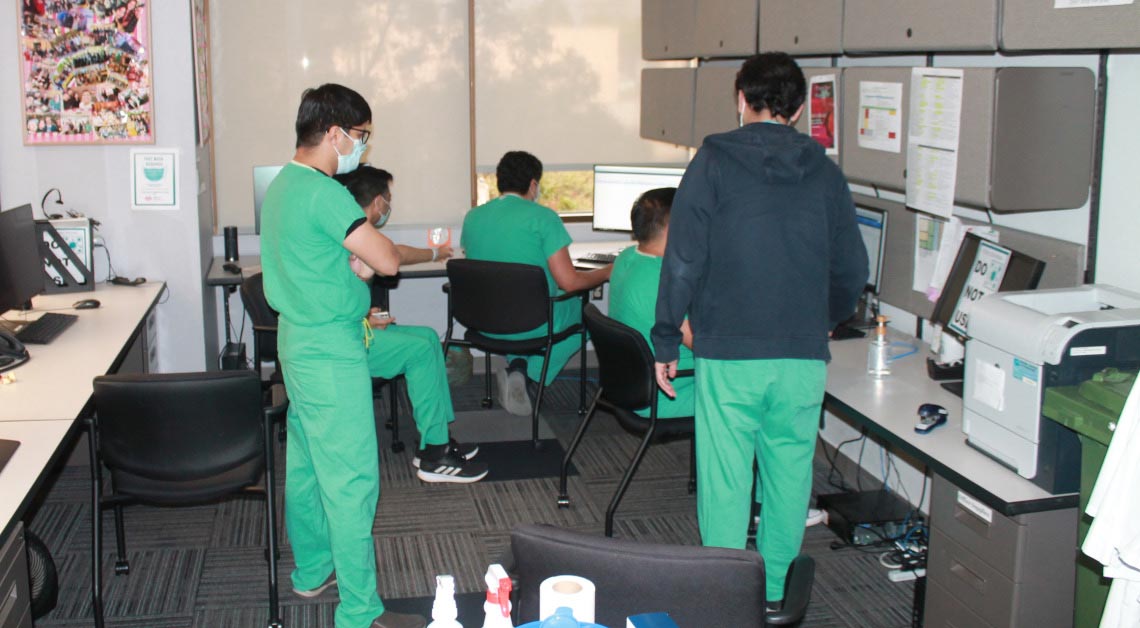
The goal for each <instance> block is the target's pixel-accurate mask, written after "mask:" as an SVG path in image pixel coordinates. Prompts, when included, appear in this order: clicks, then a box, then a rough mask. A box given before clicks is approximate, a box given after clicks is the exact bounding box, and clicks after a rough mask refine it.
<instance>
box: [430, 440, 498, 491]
mask: <svg viewBox="0 0 1140 628" xmlns="http://www.w3.org/2000/svg"><path fill="white" fill-rule="evenodd" d="M486 475H487V465H486V464H485V463H482V462H471V461H469V460H465V459H464V458H463V457H462V456H460V455H459V451H458V450H457V449H454V448H452V447H448V448H447V450H446V451H445V452H444V453H443V455H441V456H439V457H438V458H426V457H425V458H421V459H420V467H419V470H418V471H416V477H418V478H419V479H421V480H423V481H424V482H455V483H458V484H470V483H471V482H478V481H479V480H482V479H483V478H484V477H485V476H486Z"/></svg>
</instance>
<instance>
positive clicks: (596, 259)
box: [578, 253, 617, 264]
mask: <svg viewBox="0 0 1140 628" xmlns="http://www.w3.org/2000/svg"><path fill="white" fill-rule="evenodd" d="M616 259H617V253H586V254H585V255H581V256H579V257H578V261H579V262H589V263H591V264H613V263H614V260H616Z"/></svg>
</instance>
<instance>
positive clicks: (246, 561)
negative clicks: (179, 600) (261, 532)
mask: <svg viewBox="0 0 1140 628" xmlns="http://www.w3.org/2000/svg"><path fill="white" fill-rule="evenodd" d="M281 559H282V560H281V561H279V562H278V564H277V574H278V579H279V584H280V587H279V589H280V590H279V595H280V597H281V601H282V603H286V602H288V601H293V600H295V599H296V598H295V596H293V595H292V594H291V593H290V592H289V590H290V587H291V586H292V585H291V583H290V582H289V577H288V574H289V572H290V571H292V570H293V560H292V554H291V553H290V552H289V551H288V550H287V549H286V550H283V551H282V552H281ZM268 574H269V566H268V563H267V562H266V560H265V547H264V546H261V547H257V546H254V547H222V548H211V549H210V550H208V551H207V552H206V553H205V562H204V563H203V566H202V575H201V577H200V578H199V582H198V591H197V596H196V599H195V605H194V606H195V608H198V609H202V608H230V607H240V606H257V605H262V608H268V607H267V606H266V605H267V604H268V603H269V575H268Z"/></svg>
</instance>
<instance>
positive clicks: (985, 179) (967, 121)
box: [954, 68, 997, 207]
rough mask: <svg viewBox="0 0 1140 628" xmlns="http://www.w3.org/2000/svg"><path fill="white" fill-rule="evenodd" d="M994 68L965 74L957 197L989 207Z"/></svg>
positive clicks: (960, 199) (956, 183)
mask: <svg viewBox="0 0 1140 628" xmlns="http://www.w3.org/2000/svg"><path fill="white" fill-rule="evenodd" d="M996 74H997V70H996V69H994V68H969V69H967V70H966V71H965V73H964V75H963V85H962V116H961V124H962V126H961V128H960V130H959V133H958V168H957V173H958V174H957V179H956V180H955V183H954V199H955V201H956V202H958V203H960V204H964V205H973V206H975V207H988V206H989V203H990V156H991V151H992V150H993V131H994V76H995V75H996Z"/></svg>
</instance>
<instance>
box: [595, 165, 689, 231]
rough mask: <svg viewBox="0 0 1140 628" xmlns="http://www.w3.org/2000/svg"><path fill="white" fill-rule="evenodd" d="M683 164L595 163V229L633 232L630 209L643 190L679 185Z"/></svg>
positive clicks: (683, 170) (683, 172) (682, 173)
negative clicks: (673, 165) (637, 164)
mask: <svg viewBox="0 0 1140 628" xmlns="http://www.w3.org/2000/svg"><path fill="white" fill-rule="evenodd" d="M684 174H685V169H684V168H682V167H666V166H603V165H596V166H594V231H624V232H625V233H629V232H631V231H633V226H632V225H631V224H630V221H629V212H630V210H631V209H633V203H634V201H636V200H637V197H639V196H641V195H642V194H643V193H645V192H648V191H649V190H653V189H656V188H669V187H677V185H678V184H680V183H681V176H682V175H684Z"/></svg>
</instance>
